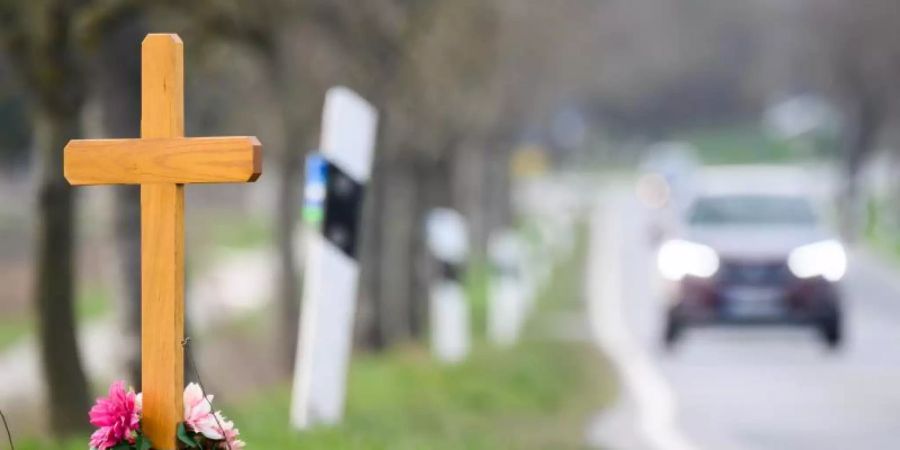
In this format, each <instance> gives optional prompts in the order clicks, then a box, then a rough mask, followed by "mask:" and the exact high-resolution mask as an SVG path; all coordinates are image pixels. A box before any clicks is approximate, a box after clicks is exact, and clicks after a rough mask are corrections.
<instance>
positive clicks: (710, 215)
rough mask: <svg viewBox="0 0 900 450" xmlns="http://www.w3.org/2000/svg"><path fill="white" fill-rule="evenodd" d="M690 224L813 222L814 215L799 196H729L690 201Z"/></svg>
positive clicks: (808, 223) (786, 223) (805, 201)
mask: <svg viewBox="0 0 900 450" xmlns="http://www.w3.org/2000/svg"><path fill="white" fill-rule="evenodd" d="M688 221H689V222H690V224H691V225H813V224H814V223H815V222H816V215H815V213H814V212H813V208H812V205H810V202H809V201H808V200H807V199H806V198H803V197H790V196H776V195H729V196H718V197H701V198H699V199H697V200H696V201H695V202H694V205H693V206H692V208H691V210H690V213H689V215H688Z"/></svg>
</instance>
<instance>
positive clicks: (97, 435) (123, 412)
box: [89, 381, 141, 450]
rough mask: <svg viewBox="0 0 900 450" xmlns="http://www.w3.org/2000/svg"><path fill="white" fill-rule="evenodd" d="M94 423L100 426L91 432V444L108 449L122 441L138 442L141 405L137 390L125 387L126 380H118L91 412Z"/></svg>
mask: <svg viewBox="0 0 900 450" xmlns="http://www.w3.org/2000/svg"><path fill="white" fill-rule="evenodd" d="M89 416H90V419H91V424H92V425H94V426H96V427H99V428H98V429H97V431H95V432H94V434H92V435H91V441H90V446H91V448H94V449H97V450H106V449H108V448H110V447H114V446H115V445H116V444H118V443H120V442H122V441H128V442H130V443H134V440H135V434H136V433H137V431H138V428H140V422H141V405H140V402H139V401H137V395H136V394H135V393H134V390H131V389H129V390H127V391H126V390H125V382H124V381H117V382H115V383H113V384H112V386H110V387H109V395H108V396H107V397H103V398H98V399H97V403H96V404H95V405H94V407H93V408H91V411H90V413H89Z"/></svg>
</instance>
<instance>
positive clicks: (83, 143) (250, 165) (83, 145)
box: [64, 136, 262, 185]
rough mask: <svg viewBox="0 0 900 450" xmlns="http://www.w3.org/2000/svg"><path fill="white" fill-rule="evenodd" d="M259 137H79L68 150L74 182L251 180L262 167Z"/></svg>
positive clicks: (68, 166) (67, 163) (69, 174)
mask: <svg viewBox="0 0 900 450" xmlns="http://www.w3.org/2000/svg"><path fill="white" fill-rule="evenodd" d="M261 150H262V145H261V144H260V143H259V140H257V139H256V138H255V137H253V136H241V137H209V138H206V137H199V138H171V139H169V138H165V139H83V140H82V139H75V140H71V141H69V144H68V145H66V148H65V152H64V158H65V162H64V166H65V176H66V180H68V181H69V183H70V184H72V185H92V184H149V183H175V184H188V183H246V182H251V181H256V179H257V178H259V175H260V173H261V172H262V154H261Z"/></svg>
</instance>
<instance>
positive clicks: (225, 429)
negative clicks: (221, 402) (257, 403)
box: [216, 411, 244, 450]
mask: <svg viewBox="0 0 900 450" xmlns="http://www.w3.org/2000/svg"><path fill="white" fill-rule="evenodd" d="M216 418H218V419H219V423H220V424H221V425H222V434H224V435H225V441H226V442H223V443H221V444H220V445H219V448H222V449H225V450H229V449H230V450H243V448H244V441H242V440H240V439H238V438H237V437H238V435H240V434H241V432H240V431H238V429H237V428H235V427H234V422H232V421H230V420H227V419H225V416H223V415H222V413H221V412H218V411H217V412H216Z"/></svg>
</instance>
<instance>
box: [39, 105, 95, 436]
mask: <svg viewBox="0 0 900 450" xmlns="http://www.w3.org/2000/svg"><path fill="white" fill-rule="evenodd" d="M78 129H79V125H78V119H77V115H74V114H73V115H68V114H53V113H50V112H48V111H46V110H39V111H38V112H37V114H36V118H35V132H36V133H35V141H36V142H35V143H36V146H37V149H38V151H37V154H38V159H39V174H38V177H39V178H38V199H39V201H38V220H37V247H36V248H37V261H36V263H37V267H36V276H37V277H36V287H35V295H36V300H37V303H36V305H37V313H38V325H39V327H38V328H39V332H40V343H41V345H40V351H41V359H42V362H43V369H44V376H45V377H46V380H47V387H48V397H47V399H48V401H49V411H50V420H51V427H52V429H53V432H54V434H57V435H65V434H71V433H75V432H79V431H82V430H84V429H85V428H86V427H87V420H85V414H86V412H87V408H88V406H89V400H88V399H89V397H88V391H87V378H86V376H85V373H84V370H83V369H82V365H81V358H80V356H79V353H78V345H77V342H78V340H77V337H76V332H75V312H74V305H73V303H74V286H73V285H74V282H73V279H74V276H73V253H74V251H73V249H74V234H75V224H74V209H75V208H74V199H73V193H72V189H71V187H70V186H69V184H68V183H67V182H66V180H65V179H64V178H63V171H62V167H63V166H62V150H63V147H64V146H65V145H66V143H67V142H68V141H69V139H72V138H75V137H77V136H78Z"/></svg>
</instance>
